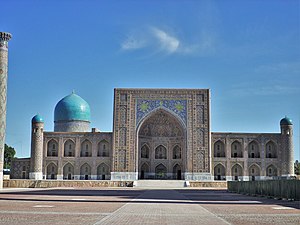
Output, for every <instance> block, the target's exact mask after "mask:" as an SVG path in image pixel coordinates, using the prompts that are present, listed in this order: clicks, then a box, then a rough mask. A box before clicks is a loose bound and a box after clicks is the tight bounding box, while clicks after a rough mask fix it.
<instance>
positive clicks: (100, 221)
mask: <svg viewBox="0 0 300 225" xmlns="http://www.w3.org/2000/svg"><path fill="white" fill-rule="evenodd" d="M144 193H145V192H142V193H141V194H139V195H137V196H135V198H133V199H131V200H130V201H129V202H127V203H126V204H124V205H122V206H121V207H120V208H118V209H117V210H116V211H114V212H113V213H111V214H109V215H107V216H106V217H104V218H102V219H101V220H99V221H98V222H96V223H94V225H97V224H101V223H102V222H104V221H105V220H107V219H108V218H110V217H111V216H113V215H115V214H117V213H118V211H120V210H121V209H122V208H124V207H125V206H126V205H127V204H129V203H130V202H133V201H134V200H135V199H137V198H138V197H139V196H141V195H142V194H144Z"/></svg>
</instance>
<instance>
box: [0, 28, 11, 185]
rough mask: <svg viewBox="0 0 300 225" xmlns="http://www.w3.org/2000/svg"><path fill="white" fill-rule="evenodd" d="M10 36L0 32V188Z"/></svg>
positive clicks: (1, 181) (1, 183) (0, 181)
mask: <svg viewBox="0 0 300 225" xmlns="http://www.w3.org/2000/svg"><path fill="white" fill-rule="evenodd" d="M10 39H11V34H10V33H6V32H0V188H2V187H3V164H4V163H3V161H4V142H5V129H6V93H7V71H8V41H9V40H10Z"/></svg>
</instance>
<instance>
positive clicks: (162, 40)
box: [151, 27, 180, 53]
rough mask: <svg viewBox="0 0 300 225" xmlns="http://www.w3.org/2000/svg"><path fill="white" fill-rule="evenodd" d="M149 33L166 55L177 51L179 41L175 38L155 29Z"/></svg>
mask: <svg viewBox="0 0 300 225" xmlns="http://www.w3.org/2000/svg"><path fill="white" fill-rule="evenodd" d="M151 31H152V34H153V35H154V37H155V38H156V39H157V41H158V42H159V45H160V47H161V49H162V50H165V51H166V52H168V53H173V52H175V51H176V50H177V49H178V46H179V44H180V41H179V40H178V39H177V38H175V37H173V36H171V35H170V34H168V33H167V32H165V31H163V30H161V29H158V28H155V27H153V28H152V29H151Z"/></svg>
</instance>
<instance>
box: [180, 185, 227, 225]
mask: <svg viewBox="0 0 300 225" xmlns="http://www.w3.org/2000/svg"><path fill="white" fill-rule="evenodd" d="M177 192H178V191H177ZM178 193H179V194H181V195H183V196H184V197H185V198H186V199H188V200H189V201H190V202H194V201H193V200H192V199H189V198H187V196H185V195H184V194H183V193H180V192H178ZM196 205H197V206H198V207H200V208H202V210H204V211H206V212H207V213H209V214H211V215H212V216H214V217H216V218H218V219H220V220H222V221H223V222H224V223H226V224H230V225H231V223H229V222H228V221H226V220H225V219H223V218H222V217H219V216H218V215H217V214H214V213H212V212H210V211H209V210H207V209H206V208H204V207H202V206H201V205H200V204H196Z"/></svg>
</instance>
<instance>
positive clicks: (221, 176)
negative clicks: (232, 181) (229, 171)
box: [214, 164, 226, 180]
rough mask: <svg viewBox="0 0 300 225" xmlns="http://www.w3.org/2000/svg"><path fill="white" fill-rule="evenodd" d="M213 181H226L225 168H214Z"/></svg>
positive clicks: (217, 166)
mask: <svg viewBox="0 0 300 225" xmlns="http://www.w3.org/2000/svg"><path fill="white" fill-rule="evenodd" d="M214 179H215V180H226V175H225V167H224V166H223V165H221V164H218V165H216V166H215V168H214Z"/></svg>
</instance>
